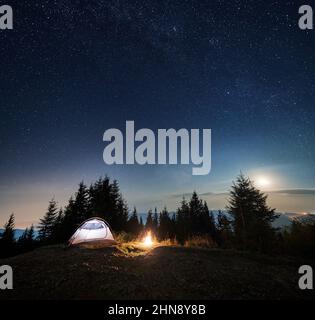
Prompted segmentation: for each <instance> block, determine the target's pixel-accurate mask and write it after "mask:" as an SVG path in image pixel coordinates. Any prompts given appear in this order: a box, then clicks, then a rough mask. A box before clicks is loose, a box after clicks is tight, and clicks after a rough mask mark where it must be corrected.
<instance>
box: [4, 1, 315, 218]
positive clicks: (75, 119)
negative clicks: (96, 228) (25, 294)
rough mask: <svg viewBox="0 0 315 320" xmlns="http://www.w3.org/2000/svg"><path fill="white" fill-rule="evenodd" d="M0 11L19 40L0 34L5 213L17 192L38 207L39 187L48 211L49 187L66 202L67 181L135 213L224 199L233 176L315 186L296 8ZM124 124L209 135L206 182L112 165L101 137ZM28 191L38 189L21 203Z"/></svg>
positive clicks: (80, 4) (308, 41)
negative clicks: (113, 192)
mask: <svg viewBox="0 0 315 320" xmlns="http://www.w3.org/2000/svg"><path fill="white" fill-rule="evenodd" d="M7 4H10V5H12V7H13V10H14V30H10V31H0V40H1V46H0V57H1V69H0V76H1V78H0V79H1V87H0V96H1V103H0V108H1V118H0V122H1V127H0V149H1V162H0V174H1V178H2V179H1V180H2V182H1V185H0V188H1V190H4V191H3V193H2V195H1V196H0V202H1V203H4V204H3V207H2V208H1V206H0V215H7V214H8V210H14V209H15V206H14V203H15V201H16V199H17V198H18V197H19V195H20V194H23V197H24V198H23V199H24V200H23V201H27V200H25V199H28V201H29V202H32V203H33V202H34V198H35V196H36V190H39V189H43V187H42V185H45V186H50V188H47V192H46V193H44V194H43V195H42V198H44V199H43V202H44V201H46V202H47V200H48V199H49V197H51V196H52V195H53V194H58V192H57V191H56V192H55V191H53V189H54V188H53V186H58V188H60V187H62V188H64V190H65V191H64V193H63V195H64V198H62V199H60V202H62V201H63V200H64V199H66V198H67V197H68V196H69V194H70V193H71V192H72V189H71V188H73V184H74V181H76V182H79V181H80V180H81V179H86V180H87V181H88V182H89V181H90V180H91V179H94V178H96V177H97V176H99V175H103V174H105V173H109V174H110V175H114V177H115V178H118V179H119V181H120V182H121V184H122V187H123V186H125V187H124V188H125V191H126V193H127V196H128V195H129V199H127V200H129V201H130V202H131V203H133V204H137V203H136V202H137V200H139V201H140V200H141V201H140V202H141V203H142V204H143V207H146V206H151V205H152V203H151V202H150V200H148V198H149V197H152V194H154V195H155V198H154V199H152V202H154V201H155V200H156V201H161V202H160V203H161V204H162V203H163V201H164V199H163V197H162V194H161V193H160V190H161V189H163V190H165V192H166V191H167V190H174V189H176V190H179V191H180V192H182V191H183V192H190V191H191V190H190V189H191V188H193V187H194V188H198V189H199V187H200V189H201V190H202V192H210V191H214V192H217V191H225V190H226V188H227V187H228V185H229V183H230V181H231V180H232V179H233V178H234V177H235V174H237V173H238V172H239V171H240V170H242V171H244V172H248V173H249V174H250V173H251V172H252V171H255V170H256V169H259V170H266V171H268V170H269V171H270V172H272V173H275V174H278V175H279V181H281V183H282V184H281V183H279V185H277V186H276V187H277V188H285V189H288V188H314V179H315V165H314V157H315V143H314V142H315V130H314V123H315V111H314V110H315V109H314V95H315V87H314V85H315V81H314V80H315V79H314V77H315V66H314V59H313V53H314V49H315V42H314V39H315V31H302V30H300V29H299V28H298V18H299V15H298V4H297V3H296V1H286V2H285V3H284V1H257V0H255V1H223V0H221V1H200V0H198V1H173V0H172V1H170V0H169V1H122V0H121V1H78V0H77V1H66V0H54V1H51V0H49V1H48V0H46V1H37V0H34V1H23V2H22V1H7ZM126 120H134V121H135V123H136V125H138V126H139V127H147V128H151V129H152V130H154V129H156V128H170V127H172V128H177V129H178V128H181V127H183V128H211V129H212V131H213V160H212V162H213V163H212V172H211V174H210V175H209V176H208V177H207V178H202V180H190V179H191V178H186V173H187V170H189V169H187V170H186V169H185V168H182V167H176V166H175V167H174V166H173V167H172V166H170V167H166V168H163V169H160V168H156V167H145V168H143V167H139V168H138V167H136V168H134V167H129V168H127V167H120V168H109V167H107V166H106V165H105V164H104V163H103V161H102V150H103V147H104V145H103V144H102V134H103V132H104V130H106V129H107V128H111V127H117V128H122V127H123V126H124V124H125V121H126ZM169 176H171V177H174V178H173V179H172V181H168V182H167V181H165V179H166V178H167V177H169ZM187 179H188V180H187ZM151 180H154V181H155V184H154V186H152V183H151V182H149V181H151ZM134 181H136V182H134ZM76 182H75V183H76ZM130 184H133V188H132V189H133V192H131V191H130V188H129V187H128V185H130ZM165 184H166V185H167V186H165ZM27 185H33V186H36V185H37V186H38V187H37V188H38V189H36V188H35V187H34V188H35V189H34V192H33V193H32V195H30V196H29V197H28V196H27V195H26V194H25V193H23V192H22V191H18V195H17V194H16V192H17V191H16V190H24V189H25V187H26V186H27ZM212 189H215V190H212ZM128 192H129V193H128ZM145 192H148V194H147V195H146V194H145ZM140 193H141V194H142V196H143V197H142V198H141V197H140V196H139V194H140ZM30 199H32V200H30ZM143 199H145V200H143ZM157 199H160V200H157ZM57 200H58V199H57ZM164 202H167V201H166V200H165V201H164ZM10 208H12V209H10ZM16 210H17V211H19V210H20V209H16ZM36 210H37V209H36ZM314 210H315V208H314ZM26 211H29V210H28V209H27V210H26Z"/></svg>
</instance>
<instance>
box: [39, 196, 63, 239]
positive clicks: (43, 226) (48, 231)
mask: <svg viewBox="0 0 315 320" xmlns="http://www.w3.org/2000/svg"><path fill="white" fill-rule="evenodd" d="M57 215H58V206H57V202H56V201H55V199H54V198H53V199H52V200H50V201H49V205H48V209H47V212H46V213H45V215H44V217H43V218H42V219H40V222H39V226H38V231H39V239H40V240H41V241H43V242H52V235H53V232H54V229H55V224H56V218H57Z"/></svg>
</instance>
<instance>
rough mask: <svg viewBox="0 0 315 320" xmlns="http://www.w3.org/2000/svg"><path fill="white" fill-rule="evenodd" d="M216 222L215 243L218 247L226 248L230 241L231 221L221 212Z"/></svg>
mask: <svg viewBox="0 0 315 320" xmlns="http://www.w3.org/2000/svg"><path fill="white" fill-rule="evenodd" d="M217 220H218V223H217V243H218V245H219V246H220V247H228V246H229V245H230V243H231V241H232V229H231V221H230V220H229V219H228V217H227V216H226V215H225V214H224V213H223V212H222V211H221V210H219V212H218V217H217Z"/></svg>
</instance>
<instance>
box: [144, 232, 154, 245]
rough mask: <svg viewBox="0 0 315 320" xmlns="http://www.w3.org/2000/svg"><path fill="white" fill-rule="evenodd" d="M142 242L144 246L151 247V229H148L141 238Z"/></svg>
mask: <svg viewBox="0 0 315 320" xmlns="http://www.w3.org/2000/svg"><path fill="white" fill-rule="evenodd" d="M142 243H143V245H144V246H145V247H148V248H149V247H152V245H153V239H152V235H151V231H148V232H147V234H146V236H145V237H144V238H143V240H142Z"/></svg>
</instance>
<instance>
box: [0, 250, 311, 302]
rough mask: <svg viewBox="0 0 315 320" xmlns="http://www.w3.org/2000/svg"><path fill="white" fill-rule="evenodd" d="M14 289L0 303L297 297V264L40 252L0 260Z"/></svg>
mask: <svg viewBox="0 0 315 320" xmlns="http://www.w3.org/2000/svg"><path fill="white" fill-rule="evenodd" d="M2 264H9V265H11V266H12V267H13V270H14V290H11V291H9V290H6V291H2V292H0V299H287V298H290V299H303V298H310V297H311V294H310V293H309V292H305V291H301V290H299V289H298V287H297V283H298V277H299V275H298V267H299V266H300V265H301V264H303V261H297V260H295V259H291V258H280V257H277V258H275V257H267V256H262V255H253V254H247V253H241V252H237V251H230V250H218V249H201V248H187V247H177V246H159V247H155V248H153V249H151V250H144V249H141V248H139V247H137V246H133V245H125V246H123V247H120V246H118V247H113V248H103V249H102V248H99V249H88V248H65V247H62V246H48V247H42V248H39V249H37V250H34V251H32V252H29V253H26V254H23V255H19V256H16V257H12V258H8V259H3V260H0V265H2Z"/></svg>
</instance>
